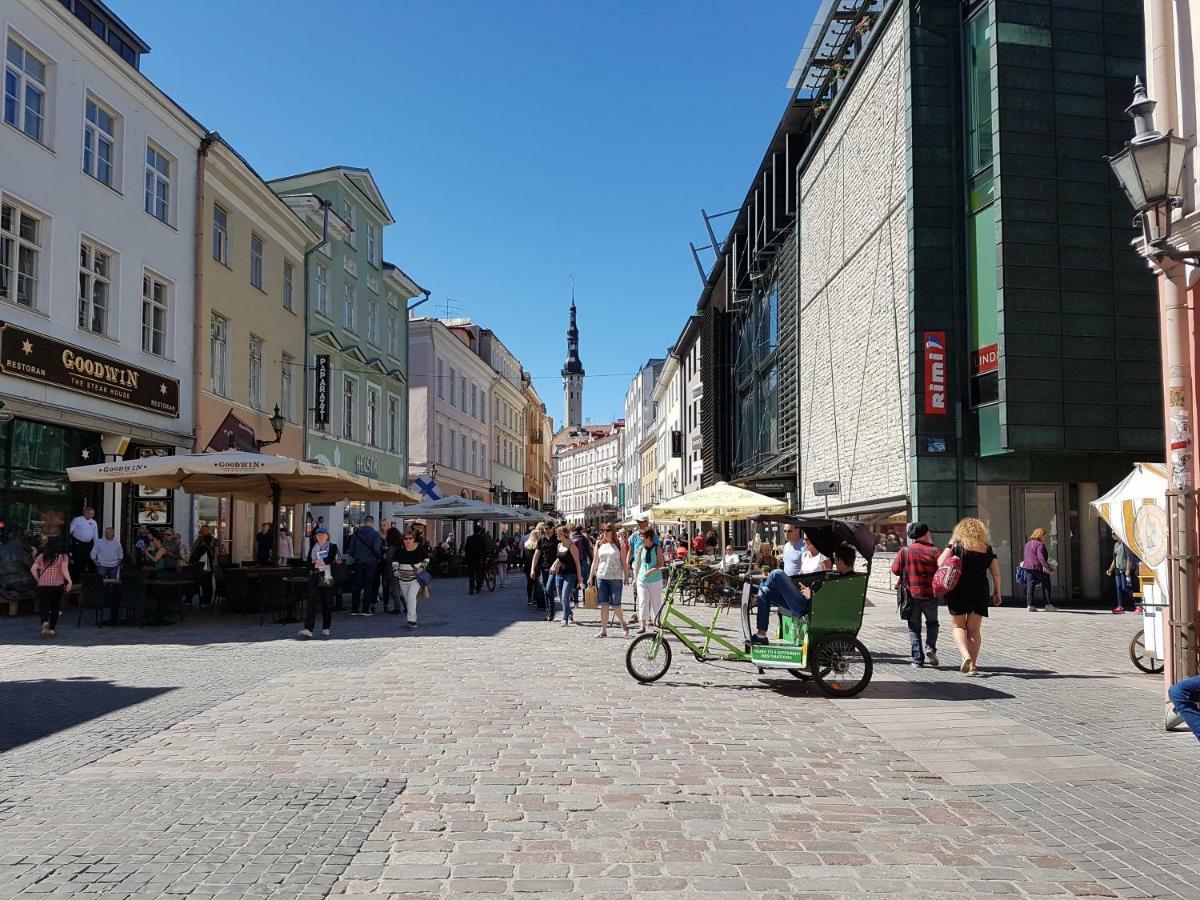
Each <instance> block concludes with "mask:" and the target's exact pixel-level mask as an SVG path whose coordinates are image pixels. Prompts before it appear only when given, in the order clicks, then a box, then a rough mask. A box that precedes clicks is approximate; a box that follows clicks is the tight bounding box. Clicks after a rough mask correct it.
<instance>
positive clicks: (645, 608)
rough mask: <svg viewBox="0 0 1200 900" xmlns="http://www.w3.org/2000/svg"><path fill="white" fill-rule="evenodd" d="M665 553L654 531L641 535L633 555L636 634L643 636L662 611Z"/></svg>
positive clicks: (665, 566) (665, 564) (665, 565)
mask: <svg viewBox="0 0 1200 900" xmlns="http://www.w3.org/2000/svg"><path fill="white" fill-rule="evenodd" d="M667 559H668V557H667V553H666V549H665V547H664V545H662V544H660V543H659V542H658V535H656V534H655V533H654V530H653V529H651V530H649V531H646V532H643V533H642V545H641V546H640V547H638V548H637V552H636V553H635V554H634V562H633V571H634V582H635V583H636V585H637V605H638V634H645V633H646V628H647V626H649V625H650V623H651V622H657V621H658V614H659V612H660V611H661V610H662V588H663V586H662V579H663V572H664V571H666V568H667Z"/></svg>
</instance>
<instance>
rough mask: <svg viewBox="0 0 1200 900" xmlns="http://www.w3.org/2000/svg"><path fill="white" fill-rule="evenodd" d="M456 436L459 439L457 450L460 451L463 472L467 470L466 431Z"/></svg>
mask: <svg viewBox="0 0 1200 900" xmlns="http://www.w3.org/2000/svg"><path fill="white" fill-rule="evenodd" d="M458 438H459V441H460V443H459V451H460V453H461V457H462V471H464V472H465V471H467V435H466V432H463V433H462V434H460V435H459V436H458Z"/></svg>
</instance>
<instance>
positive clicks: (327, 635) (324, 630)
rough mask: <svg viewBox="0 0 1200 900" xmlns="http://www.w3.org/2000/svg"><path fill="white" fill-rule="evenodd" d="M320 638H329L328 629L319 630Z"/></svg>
mask: <svg viewBox="0 0 1200 900" xmlns="http://www.w3.org/2000/svg"><path fill="white" fill-rule="evenodd" d="M321 637H329V629H328V628H322V629H321Z"/></svg>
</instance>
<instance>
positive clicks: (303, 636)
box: [296, 628, 329, 641]
mask: <svg viewBox="0 0 1200 900" xmlns="http://www.w3.org/2000/svg"><path fill="white" fill-rule="evenodd" d="M325 633H326V634H329V632H328V631H327V632H325ZM311 638H312V632H311V631H309V630H308V629H307V628H301V629H300V630H299V631H298V632H296V640H298V641H307V640H309V639H311Z"/></svg>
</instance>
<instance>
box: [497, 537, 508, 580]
mask: <svg viewBox="0 0 1200 900" xmlns="http://www.w3.org/2000/svg"><path fill="white" fill-rule="evenodd" d="M507 575H508V541H501V542H500V549H499V550H497V551H496V583H497V584H499V585H500V587H504V586H505V585H506V583H507V581H506V578H507Z"/></svg>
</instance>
